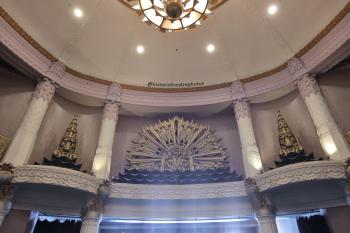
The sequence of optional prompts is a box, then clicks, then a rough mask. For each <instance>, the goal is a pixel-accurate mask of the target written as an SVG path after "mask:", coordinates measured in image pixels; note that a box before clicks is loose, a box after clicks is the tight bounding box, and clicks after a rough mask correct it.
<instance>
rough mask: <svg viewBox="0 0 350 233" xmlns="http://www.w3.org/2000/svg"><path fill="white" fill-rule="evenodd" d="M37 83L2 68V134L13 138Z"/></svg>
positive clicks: (0, 125)
mask: <svg viewBox="0 0 350 233" xmlns="http://www.w3.org/2000/svg"><path fill="white" fill-rule="evenodd" d="M34 87H35V82H34V81H32V80H29V79H26V78H23V77H22V76H20V75H18V74H15V73H13V72H11V71H8V70H5V69H4V68H1V67H0V119H1V121H0V134H1V135H5V136H7V137H10V138H12V137H13V136H14V134H15V133H16V130H17V128H18V126H19V124H20V122H21V120H22V117H23V115H24V113H25V111H26V109H27V106H28V103H29V101H30V99H31V95H32V91H33V90H34Z"/></svg>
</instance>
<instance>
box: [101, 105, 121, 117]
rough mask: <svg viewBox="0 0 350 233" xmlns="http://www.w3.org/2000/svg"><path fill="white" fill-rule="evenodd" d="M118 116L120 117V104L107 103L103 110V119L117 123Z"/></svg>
mask: <svg viewBox="0 0 350 233" xmlns="http://www.w3.org/2000/svg"><path fill="white" fill-rule="evenodd" d="M118 115H119V103H118V102H112V101H106V102H105V106H104V108H103V115H102V119H103V120H113V121H117V120H118Z"/></svg>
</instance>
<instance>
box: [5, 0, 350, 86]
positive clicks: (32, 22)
mask: <svg viewBox="0 0 350 233" xmlns="http://www.w3.org/2000/svg"><path fill="white" fill-rule="evenodd" d="M347 2H348V1H347V0H332V1H325V0H307V1H305V0H293V1H288V0H280V1H277V0H276V1H274V0H228V1H226V2H225V3H224V4H222V5H221V6H220V7H218V8H217V9H216V10H215V11H213V14H211V15H209V17H208V19H207V20H205V21H202V23H201V24H202V25H201V26H199V27H196V28H195V29H192V30H187V31H182V32H171V33H168V32H167V33H162V32H159V31H158V30H155V29H154V28H153V27H152V26H149V25H147V24H146V23H144V22H142V17H139V16H137V15H136V13H135V12H134V11H133V10H131V9H129V8H127V7H126V6H125V5H124V4H122V3H121V2H120V1H119V0H89V1H88V0H75V1H73V0H59V1H58V0H45V1H43V0H30V1H28V0H0V4H1V6H2V7H3V9H4V10H5V11H6V12H7V13H8V14H9V15H10V16H11V17H12V18H13V19H14V20H15V21H16V22H17V23H18V24H19V25H20V26H21V27H22V28H23V29H24V31H26V32H27V33H28V34H29V35H30V36H31V37H32V38H33V39H34V40H35V41H36V42H38V43H39V44H40V45H41V46H42V47H43V48H45V49H46V50H48V51H49V52H50V53H51V54H52V55H53V56H55V57H56V58H57V59H59V60H61V61H62V62H63V63H65V64H66V65H67V66H68V67H69V68H71V69H73V70H75V71H77V72H80V73H83V74H86V75H89V76H93V77H96V78H99V79H104V80H108V81H117V82H120V83H123V84H131V85H137V86H145V85H147V83H148V82H161V83H169V82H174V83H180V82H200V83H202V84H204V85H212V84H218V83H223V82H229V81H233V80H236V79H244V78H247V77H251V76H254V75H257V74H260V73H263V72H266V71H269V70H271V69H274V68H276V67H278V66H280V65H281V64H283V63H285V62H286V61H287V60H288V59H290V58H291V57H292V56H294V55H295V54H296V53H297V52H299V51H300V50H301V49H303V48H304V47H305V46H306V45H307V44H308V43H309V42H310V41H311V40H312V39H314V38H315V37H316V35H317V34H319V33H320V32H321V31H322V30H323V29H324V28H325V27H326V26H327V25H328V24H329V23H330V22H331V21H332V20H333V19H334V17H335V16H336V15H337V14H338V13H339V12H340V11H341V10H342V9H343V8H344V7H345V5H346V4H347ZM271 4H276V6H277V7H278V11H277V12H276V14H274V15H269V14H268V13H267V9H268V7H269V6H270V5H271ZM77 7H78V8H80V9H81V10H82V13H83V16H82V17H81V18H77V17H75V16H74V9H76V8H77ZM209 44H212V45H213V46H215V51H214V52H212V53H209V52H207V46H208V45H209ZM139 45H142V46H143V47H144V53H142V54H139V53H137V51H136V48H137V46H139Z"/></svg>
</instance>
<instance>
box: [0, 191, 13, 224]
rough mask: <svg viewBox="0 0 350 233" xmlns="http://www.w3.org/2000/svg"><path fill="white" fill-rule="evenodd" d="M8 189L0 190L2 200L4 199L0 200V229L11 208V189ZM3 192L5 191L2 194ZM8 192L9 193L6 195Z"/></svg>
mask: <svg viewBox="0 0 350 233" xmlns="http://www.w3.org/2000/svg"><path fill="white" fill-rule="evenodd" d="M8 187H10V189H6V188H5V189H4V187H3V188H2V191H1V195H2V198H4V199H3V200H0V227H1V226H2V223H3V222H4V219H5V217H6V216H7V214H8V213H9V212H10V210H11V208H12V202H11V200H10V199H11V198H12V187H11V186H8ZM4 190H6V191H5V192H4ZM7 191H8V192H10V193H7Z"/></svg>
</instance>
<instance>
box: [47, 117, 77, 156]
mask: <svg viewBox="0 0 350 233" xmlns="http://www.w3.org/2000/svg"><path fill="white" fill-rule="evenodd" d="M76 147H77V118H74V119H73V120H72V121H71V123H70V124H69V126H68V128H67V130H66V132H65V134H64V136H63V138H62V140H61V142H60V144H59V145H58V147H57V149H56V150H55V151H54V152H53V155H55V156H57V157H66V158H68V159H70V160H74V161H75V160H76V159H77V153H76Z"/></svg>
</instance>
